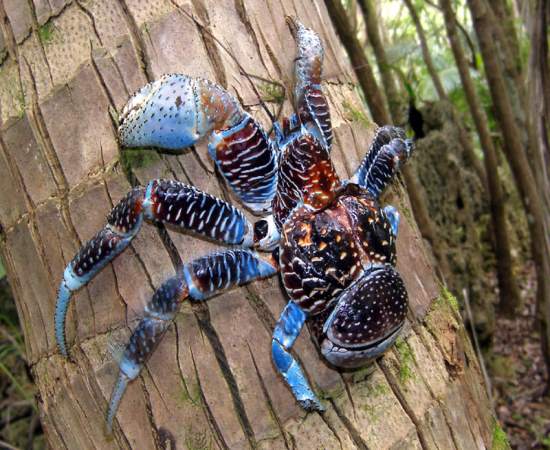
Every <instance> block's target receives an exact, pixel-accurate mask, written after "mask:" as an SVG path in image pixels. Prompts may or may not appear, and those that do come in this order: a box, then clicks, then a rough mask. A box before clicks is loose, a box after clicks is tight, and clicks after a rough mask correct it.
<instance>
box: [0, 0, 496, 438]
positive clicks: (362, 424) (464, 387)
mask: <svg viewBox="0 0 550 450" xmlns="http://www.w3.org/2000/svg"><path fill="white" fill-rule="evenodd" d="M55 4H56V5H58V7H56V8H54V7H53V6H52V7H51V8H50V7H49V6H47V5H54V2H49V3H48V4H46V3H43V2H38V1H36V2H34V3H32V2H29V3H27V2H16V1H4V2H3V7H2V8H0V16H1V17H0V19H2V20H0V22H1V23H2V32H3V37H4V42H5V43H6V46H7V49H8V52H9V55H8V56H7V57H6V59H5V60H4V61H3V63H2V69H3V70H2V71H1V73H0V100H1V104H2V109H1V111H0V114H1V129H2V135H1V136H2V139H1V141H0V143H1V145H0V160H1V162H0V190H1V191H2V192H3V195H2V196H1V197H0V223H1V224H2V230H3V231H2V234H1V235H0V237H1V240H0V242H1V252H2V258H3V260H4V261H5V263H6V268H7V271H8V277H9V280H10V283H11V285H12V287H13V290H14V295H15V296H16V302H17V308H18V312H19V316H20V319H21V323H22V324H23V331H24V334H25V342H26V349H27V355H28V360H29V362H30V365H31V370H32V373H33V375H34V377H35V381H36V383H37V385H38V388H39V391H40V395H39V398H38V404H39V407H40V411H41V415H42V420H43V425H44V429H45V432H46V435H47V439H48V441H49V443H50V445H51V447H52V448H55V449H62V448H70V449H77V448H102V449H104V448H140V449H149V448H156V449H158V448H249V447H250V448H282V449H284V448H287V449H289V448H376V449H382V448H419V447H422V448H463V449H470V448H490V447H491V443H492V436H493V434H492V429H493V426H494V418H493V417H492V415H491V412H490V407H489V405H488V400H487V398H486V395H485V392H484V388H483V381H482V378H481V373H480V370H479V366H478V363H477V360H476V357H475V354H474V352H473V350H472V347H471V345H470V342H469V340H468V337H467V333H466V332H465V330H464V327H463V325H462V322H461V319H460V316H459V315H458V314H457V312H456V310H455V309H454V308H453V304H454V302H452V301H449V298H448V297H447V296H445V295H442V294H441V293H440V292H439V288H438V284H437V282H436V280H435V277H434V270H433V267H432V266H431V265H430V262H429V259H428V258H427V257H426V254H425V251H424V249H423V247H422V241H421V239H420V238H419V235H418V233H417V231H416V229H415V223H414V221H413V220H412V219H411V215H410V214H409V213H408V211H409V209H408V201H407V196H406V194H405V193H404V192H400V193H399V195H398V196H397V195H395V194H394V195H393V198H390V200H392V201H393V202H395V203H397V206H398V208H399V209H400V211H401V212H402V213H403V221H402V226H401V231H400V237H399V239H398V259H399V264H398V269H399V270H400V271H401V273H402V274H403V277H404V279H405V283H406V285H407V288H408V292H409V296H410V311H409V315H408V317H409V319H410V320H409V322H408V324H407V329H406V331H405V332H404V333H403V337H402V338H401V339H400V341H399V344H398V345H397V346H396V347H395V348H393V349H392V350H391V351H389V352H388V353H387V354H386V356H384V358H382V359H380V360H379V361H378V362H377V363H375V364H374V366H373V367H372V369H371V370H360V371H354V372H351V373H345V372H339V371H336V370H334V369H332V368H329V367H328V366H326V365H325V364H324V363H323V362H322V361H321V360H320V358H319V355H318V353H317V350H316V348H315V346H314V345H313V344H312V340H311V338H310V335H309V334H308V332H307V331H306V332H304V333H302V335H301V337H300V338H299V339H298V341H297V345H296V346H295V348H296V354H297V355H298V357H299V358H300V360H301V361H302V363H303V365H304V367H305V369H306V371H307V374H308V376H309V378H310V379H311V381H312V383H313V385H314V386H315V388H316V389H317V390H318V391H319V392H321V393H322V395H323V397H324V399H325V404H326V405H327V412H326V413H325V414H324V415H322V416H321V415H319V414H305V413H304V412H303V411H302V410H301V409H299V407H298V406H297V404H296V402H295V401H294V399H293V397H292V396H291V394H290V392H289V391H288V390H287V388H286V386H285V385H284V384H283V381H282V379H281V378H280V377H279V376H278V375H277V373H276V372H275V370H274V368H273V366H272V363H271V359H270V342H271V332H272V329H273V326H274V323H275V321H276V320H277V318H278V315H279V313H280V311H281V310H282V308H283V305H284V303H285V298H284V296H283V295H282V293H281V289H280V284H279V281H278V279H276V278H275V279H271V280H267V281H260V282H256V283H252V284H251V285H249V286H246V287H243V288H239V289H234V290H231V291H229V292H227V293H225V294H223V295H220V296H218V297H216V298H214V299H212V300H211V301H209V302H208V303H206V304H203V305H199V306H191V305H186V306H185V307H184V308H183V309H182V311H181V313H180V314H179V315H178V316H177V319H176V320H175V323H174V325H173V326H172V327H171V328H170V329H169V331H168V333H167V335H166V336H165V338H164V340H163V341H162V342H161V344H160V345H159V347H158V349H157V351H156V352H155V354H154V355H153V356H152V358H151V359H150V360H149V362H148V363H147V367H146V370H144V371H143V372H142V374H141V376H140V377H139V379H138V380H136V381H135V382H133V383H131V385H130V386H129V389H128V391H127V392H126V394H125V396H124V398H123V400H122V403H121V407H120V410H119V412H118V415H117V425H116V427H115V430H114V436H112V437H110V436H107V435H106V433H105V426H104V421H105V411H106V408H107V401H108V398H109V396H110V392H111V389H112V387H113V383H114V382H115V376H116V374H117V364H116V362H115V361H114V359H115V357H113V356H112V355H111V354H110V353H109V350H108V348H109V346H111V347H116V346H117V345H119V344H121V343H123V342H125V341H126V339H128V337H129V333H130V330H131V329H133V328H134V327H135V325H136V321H137V319H138V318H139V314H140V312H141V311H142V309H143V307H144V305H145V303H146V301H147V300H148V299H149V298H150V296H151V294H152V292H153V289H154V288H155V287H158V286H159V285H160V284H161V283H162V281H163V280H165V279H166V278H167V277H168V276H170V275H172V274H173V273H174V263H173V260H174V259H176V260H177V259H179V258H181V259H182V260H184V261H188V260H190V259H192V258H196V257H197V256H200V255H203V254H204V253H205V252H208V251H210V250H212V249H214V248H216V246H214V245H213V244H211V243H210V242H206V241H203V240H200V239H197V238H195V237H193V236H189V235H185V234H181V233H177V232H174V231H173V230H171V229H168V230H164V231H163V230H160V231H159V230H157V229H156V228H155V227H154V226H150V225H145V226H144V227H143V229H142V231H141V233H140V234H139V236H138V237H136V239H134V241H133V243H132V245H131V247H130V248H129V249H127V251H126V252H124V253H123V254H122V255H121V256H120V257H118V258H117V259H116V260H115V261H114V262H113V263H112V264H110V265H109V266H107V267H106V268H105V269H104V270H103V271H102V272H101V273H100V274H99V275H98V276H97V277H96V278H95V279H94V281H93V282H91V283H90V284H89V285H88V287H87V288H86V289H83V290H82V291H81V292H79V293H78V294H77V295H76V296H75V297H74V299H73V306H72V307H71V308H70V313H69V318H68V341H69V342H70V344H71V346H72V351H71V355H72V359H71V360H70V361H67V360H65V359H63V358H62V357H61V356H60V355H59V353H58V352H57V350H56V347H55V339H54V333H53V311H54V306H55V296H56V288H57V285H58V282H59V281H60V279H61V275H62V272H63V269H64V267H65V265H66V264H67V262H68V261H69V260H70V259H71V258H72V256H73V255H74V253H75V252H76V250H77V248H78V247H79V246H80V245H81V243H82V242H84V241H85V240H87V239H89V238H90V237H91V236H92V235H93V234H94V233H95V232H96V231H97V230H99V229H100V228H101V227H102V225H103V223H104V220H105V215H106V213H107V211H108V210H109V209H110V208H111V207H112V205H113V203H116V202H117V201H118V200H119V199H120V198H121V197H122V196H123V195H124V194H125V193H126V192H127V191H128V190H129V189H130V187H131V183H133V182H134V181H136V180H137V181H139V182H140V183H145V182H146V181H147V180H148V179H150V178H156V177H170V178H177V179H179V180H181V181H184V182H187V183H191V184H194V185H196V186H198V187H199V188H201V189H203V190H206V191H208V192H210V193H212V194H215V195H219V196H224V192H225V191H224V189H223V186H222V185H220V184H219V183H218V180H217V179H216V177H215V173H214V170H213V167H212V164H211V162H210V161H209V159H208V158H207V154H206V148H205V146H204V145H200V146H198V147H197V149H196V151H188V152H186V153H184V154H183V155H179V156H175V155H160V156H159V155H157V154H156V153H155V152H153V151H151V150H133V151H129V150H122V149H120V148H119V147H118V145H117V141H116V134H115V127H114V125H113V123H112V122H111V118H110V113H109V110H110V109H116V110H119V111H120V109H121V107H122V106H123V105H124V103H125V102H126V101H127V99H128V97H129V95H130V94H131V93H132V92H133V91H135V90H136V89H137V88H139V87H140V86H142V85H143V84H144V83H145V82H147V80H148V79H153V78H158V77H159V76H160V75H161V74H163V73H165V72H182V73H187V74H190V75H193V76H202V77H205V78H208V79H211V80H217V81H218V82H221V83H222V84H224V85H225V86H227V87H228V89H230V90H231V91H232V92H234V93H235V94H238V95H239V97H240V99H241V100H242V102H243V104H245V105H249V108H250V110H251V112H252V113H253V114H255V115H256V116H259V117H260V118H261V119H262V120H264V121H265V125H266V129H269V128H268V127H269V126H270V124H269V122H268V119H267V115H266V114H264V113H263V112H262V110H261V108H260V107H257V106H254V105H257V104H258V98H257V96H256V93H255V90H254V89H253V86H252V82H253V83H255V84H256V86H255V88H256V89H257V90H258V92H262V87H263V88H265V87H266V86H265V85H263V84H262V83H263V82H260V81H258V79H257V78H252V77H251V78H250V79H249V80H247V79H246V77H245V76H244V75H243V73H242V72H243V71H244V72H246V73H249V74H251V75H255V76H259V77H262V78H263V79H273V80H277V81H281V82H282V83H283V84H284V85H285V86H286V88H287V92H290V88H291V81H290V80H291V79H292V64H293V58H294V51H293V50H290V49H293V48H294V42H293V40H292V38H291V35H290V33H289V31H288V28H287V26H286V23H285V18H284V16H285V14H293V15H297V16H299V17H300V18H301V20H303V21H304V22H305V23H306V24H307V25H309V26H311V27H313V28H314V29H316V30H318V31H319V32H320V34H321V36H322V38H323V40H324V42H325V47H326V60H325V68H326V71H327V72H329V73H334V72H336V73H339V74H341V75H339V76H338V77H337V78H335V79H331V82H330V83H325V84H324V88H325V90H326V94H327V98H328V99H329V102H330V105H331V111H332V117H333V124H334V127H335V145H334V147H335V148H334V150H333V155H334V160H335V164H336V166H337V168H338V170H339V171H340V173H341V174H342V175H347V174H349V173H351V172H353V171H354V169H355V167H356V166H357V164H358V163H359V161H360V159H361V158H362V156H363V154H364V152H365V149H366V148H367V142H368V140H369V139H368V134H370V133H369V132H372V130H365V129H364V127H359V126H357V127H356V126H355V124H349V123H347V122H346V121H345V120H344V119H343V115H342V114H343V113H342V110H343V108H342V104H343V103H344V102H348V101H349V102H354V103H358V99H357V98H356V97H355V94H354V91H353V89H352V86H353V84H354V79H353V77H352V70H351V68H350V67H349V65H348V64H347V63H345V58H344V52H343V49H342V47H341V45H340V44H339V42H338V40H337V38H336V36H335V33H334V30H333V28H332V27H331V26H330V19H329V17H328V14H327V11H326V9H325V7H324V6H323V3H322V2H316V1H313V2H311V3H308V6H307V8H306V7H305V6H304V5H303V4H302V3H300V2H292V1H290V0H288V1H287V0H285V1H282V2H280V3H276V4H275V3H274V2H267V3H264V2H252V1H245V0H236V1H234V2H217V1H216V2H215V1H206V0H203V1H199V0H196V1H193V2H185V1H176V0H174V1H161V0H156V1H154V2H152V1H151V2H142V1H138V0H120V1H117V2H113V1H107V0H104V1H99V0H98V1H79V2H70V3H69V2H67V3H62V2H56V3H55ZM191 17H193V18H194V19H195V20H192V19H191ZM285 110H286V112H287V113H289V112H291V108H290V107H289V106H288V105H287V106H286V107H285ZM390 197H392V195H390ZM114 353H116V350H115V351H114ZM367 374H368V376H367Z"/></svg>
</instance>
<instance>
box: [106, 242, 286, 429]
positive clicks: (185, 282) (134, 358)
mask: <svg viewBox="0 0 550 450" xmlns="http://www.w3.org/2000/svg"><path fill="white" fill-rule="evenodd" d="M277 270H278V269H277V265H276V263H275V262H274V261H273V260H271V259H268V258H262V257H260V256H259V255H258V254H257V253H256V252H253V251H250V250H242V249H239V250H227V251H224V252H220V253H215V254H212V255H209V256H205V257H202V258H199V259H196V260H194V261H192V262H190V263H187V264H185V265H184V266H183V268H181V270H179V271H178V273H177V275H175V276H174V277H171V278H169V279H168V280H167V281H165V282H164V283H163V284H162V286H161V287H160V288H158V289H157V290H156V292H155V293H154V294H153V297H152V298H151V300H150V301H149V303H148V304H147V306H146V307H145V315H144V317H143V318H142V319H141V321H140V322H139V324H138V326H137V327H136V329H135V330H134V332H133V334H132V336H131V337H130V341H129V343H128V345H127V347H126V349H125V350H124V353H123V355H122V359H121V361H120V363H119V368H120V372H119V376H118V380H117V382H116V384H115V387H114V388H113V392H112V395H111V400H110V402H109V410H108V412H107V426H108V429H109V431H111V429H112V425H113V419H114V417H115V415H116V412H117V409H118V405H119V403H120V400H121V398H122V396H123V394H124V391H125V390H126V387H127V386H128V383H129V382H130V381H132V380H134V379H135V378H136V377H137V376H138V375H139V373H140V372H141V369H142V368H143V365H144V364H145V362H146V361H147V359H148V358H149V357H150V356H151V354H152V353H153V351H154V350H155V348H156V347H157V345H158V343H159V342H160V340H161V339H162V337H163V336H164V333H165V332H166V330H167V329H168V327H169V325H170V323H171V322H172V320H173V319H174V317H175V315H176V313H177V312H178V310H179V308H180V306H181V304H182V302H183V301H184V300H185V299H186V298H190V299H191V300H197V301H200V300H205V299H207V298H209V297H211V296H212V295H215V294H217V293H219V292H221V291H223V290H225V289H228V288H230V287H232V286H236V285H241V284H245V283H248V282H250V281H252V280H256V279H259V278H266V277H270V276H272V275H274V274H275V273H277Z"/></svg>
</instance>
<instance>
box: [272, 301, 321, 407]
mask: <svg viewBox="0 0 550 450" xmlns="http://www.w3.org/2000/svg"><path fill="white" fill-rule="evenodd" d="M305 321H306V313H305V312H304V311H303V310H302V309H301V308H300V307H299V306H297V305H296V304H295V303H294V302H292V301H290V302H289V303H288V304H287V305H286V307H285V309H284V310H283V312H282V314H281V317H280V318H279V321H278V322H277V324H276V325H275V330H274V332H273V341H272V344H271V354H272V357H273V362H274V363H275V367H276V368H277V370H278V371H279V373H280V374H281V375H282V376H283V378H284V380H285V381H286V383H287V384H288V386H289V387H290V389H291V390H292V394H293V395H294V397H295V398H296V400H297V401H298V403H300V405H301V406H302V408H304V409H306V410H308V411H313V410H316V411H324V408H323V406H322V405H321V402H320V401H319V399H318V398H317V396H316V395H315V393H314V392H313V390H312V389H311V387H310V386H309V383H308V381H307V379H306V377H305V375H304V372H303V371H302V368H301V367H300V365H299V364H298V362H297V361H296V360H295V359H294V357H293V356H292V355H291V354H290V353H289V351H290V350H291V348H292V346H293V345H294V342H295V341H296V338H297V337H298V335H299V334H300V331H301V330H302V327H303V326H304V322H305Z"/></svg>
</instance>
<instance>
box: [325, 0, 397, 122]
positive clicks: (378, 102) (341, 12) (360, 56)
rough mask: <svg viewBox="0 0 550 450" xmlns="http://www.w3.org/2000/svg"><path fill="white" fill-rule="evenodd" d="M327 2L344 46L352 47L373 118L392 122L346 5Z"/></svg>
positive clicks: (349, 53) (356, 72)
mask: <svg viewBox="0 0 550 450" xmlns="http://www.w3.org/2000/svg"><path fill="white" fill-rule="evenodd" d="M325 4H326V7H327V10H328V12H329V14H330V18H331V19H332V22H333V24H334V27H335V28H336V30H337V32H338V36H339V37H340V40H341V41H342V43H343V44H344V47H346V48H347V49H350V51H348V56H349V58H350V60H351V64H352V66H353V68H354V70H355V75H356V76H357V79H358V80H359V83H360V84H361V87H362V88H363V93H364V94H365V99H366V100H367V105H368V107H369V110H370V113H371V116H372V119H373V120H374V121H375V122H376V123H378V124H381V125H382V124H390V123H391V117H390V114H389V112H388V110H387V108H386V105H385V103H384V97H383V96H382V94H381V91H380V89H378V84H377V83H376V78H374V73H373V71H372V67H371V65H370V62H369V60H368V59H367V55H366V54H365V50H364V48H363V46H362V45H361V43H360V42H359V39H357V36H356V35H355V30H354V29H353V28H352V27H351V26H350V22H349V19H348V15H347V14H346V10H345V9H344V6H343V5H342V3H340V2H338V1H331V0H325Z"/></svg>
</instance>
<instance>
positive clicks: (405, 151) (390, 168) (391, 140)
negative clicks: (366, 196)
mask: <svg viewBox="0 0 550 450" xmlns="http://www.w3.org/2000/svg"><path fill="white" fill-rule="evenodd" d="M412 151H413V142H412V140H410V139H407V138H406V136H405V132H404V131H403V130H402V129H401V128H397V127H393V126H384V127H380V128H378V130H376V135H375V136H374V139H373V141H372V144H371V146H370V148H369V151H368V152H367V155H366V156H365V157H364V158H363V161H362V162H361V164H360V166H359V168H358V169H357V171H356V172H355V174H354V175H353V177H352V179H351V181H352V182H354V183H357V184H359V185H360V186H362V187H364V188H366V189H367V190H368V191H369V192H370V193H371V194H372V195H373V196H374V197H375V198H378V197H379V196H380V194H381V193H382V191H383V190H384V189H385V188H386V186H387V185H388V183H389V182H390V181H391V179H392V178H393V176H394V175H395V174H396V173H397V171H398V170H399V168H400V167H401V165H402V164H404V163H405V161H406V160H407V159H408V158H409V156H411V153H412Z"/></svg>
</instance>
